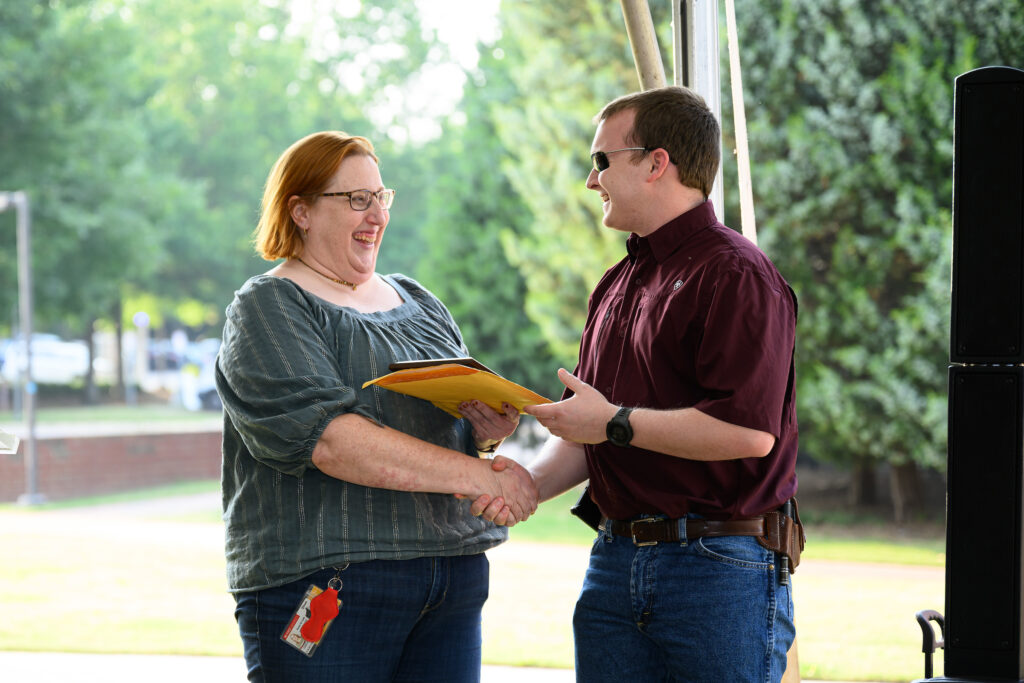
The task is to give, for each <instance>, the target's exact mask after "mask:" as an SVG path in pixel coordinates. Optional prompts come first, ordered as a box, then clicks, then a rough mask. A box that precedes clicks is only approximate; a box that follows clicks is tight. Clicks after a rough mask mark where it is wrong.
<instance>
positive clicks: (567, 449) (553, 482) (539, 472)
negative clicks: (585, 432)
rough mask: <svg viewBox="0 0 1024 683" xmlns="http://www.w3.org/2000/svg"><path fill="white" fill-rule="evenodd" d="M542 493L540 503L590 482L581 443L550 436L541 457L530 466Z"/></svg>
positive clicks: (530, 470) (534, 479)
mask: <svg viewBox="0 0 1024 683" xmlns="http://www.w3.org/2000/svg"><path fill="white" fill-rule="evenodd" d="M527 469H528V470H529V472H530V474H531V476H533V481H534V482H535V483H536V484H537V489H538V491H539V492H540V500H541V501H542V502H543V501H545V500H551V499H552V498H554V497H555V496H557V495H559V494H561V493H564V492H566V491H568V490H569V489H571V488H572V487H573V486H576V485H577V484H579V483H580V482H582V481H584V480H586V479H587V477H588V476H589V473H588V472H587V459H586V454H585V452H584V450H583V446H582V445H581V444H578V443H573V442H571V441H566V440H564V439H560V438H558V437H557V436H552V437H549V438H548V440H547V441H546V442H545V443H544V447H543V448H542V449H541V452H540V454H539V455H538V456H537V457H536V458H535V459H534V460H533V461H532V462H531V463H530V464H529V466H528V467H527Z"/></svg>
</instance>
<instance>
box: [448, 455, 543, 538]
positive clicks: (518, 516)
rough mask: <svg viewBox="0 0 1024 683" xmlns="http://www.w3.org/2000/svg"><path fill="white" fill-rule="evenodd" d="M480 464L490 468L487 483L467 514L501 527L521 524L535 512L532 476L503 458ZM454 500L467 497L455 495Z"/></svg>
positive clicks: (535, 502)
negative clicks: (470, 513) (469, 513)
mask: <svg viewBox="0 0 1024 683" xmlns="http://www.w3.org/2000/svg"><path fill="white" fill-rule="evenodd" d="M483 462H484V463H485V464H487V465H488V466H489V468H490V479H491V481H490V482H489V483H488V484H485V486H484V489H485V492H484V493H480V494H479V495H477V497H476V498H474V499H473V504H472V505H471V506H470V508H469V510H470V512H472V513H473V515H474V516H475V517H483V518H484V519H486V520H488V521H491V522H494V523H495V524H500V525H503V526H514V525H515V524H517V523H519V522H525V521H526V519H527V518H528V517H529V516H530V515H532V514H533V513H534V512H536V510H537V503H538V498H539V493H538V491H537V485H536V484H535V483H534V481H533V476H532V475H531V474H530V472H529V471H528V470H527V469H526V468H525V467H523V466H522V465H520V464H519V463H517V462H516V461H515V460H512V459H511V458H506V457H505V456H503V455H498V456H495V458H494V459H493V460H484V461H483ZM485 479H486V477H485ZM457 497H459V498H470V497H471V496H468V495H465V494H457Z"/></svg>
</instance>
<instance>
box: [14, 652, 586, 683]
mask: <svg viewBox="0 0 1024 683" xmlns="http://www.w3.org/2000/svg"><path fill="white" fill-rule="evenodd" d="M0 672H3V680H4V683H54V682H55V681H74V683H139V681H145V682H146V683H180V681H190V683H230V682H231V681H244V680H245V663H244V662H243V661H242V659H241V658H235V657H176V656H169V655H84V654H72V653H66V652H0ZM480 680H481V683H513V682H515V683H520V682H521V681H523V680H529V681H530V683H573V682H574V681H575V680H576V677H575V675H574V674H573V672H572V671H570V670H568V669H532V668H531V669H526V668H517V667H509V666H484V667H483V675H482V676H481V679H480Z"/></svg>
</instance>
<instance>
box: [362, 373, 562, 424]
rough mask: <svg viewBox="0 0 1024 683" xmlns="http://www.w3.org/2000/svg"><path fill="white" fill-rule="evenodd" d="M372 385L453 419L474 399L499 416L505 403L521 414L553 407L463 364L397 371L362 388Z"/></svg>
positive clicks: (547, 400)
mask: <svg viewBox="0 0 1024 683" xmlns="http://www.w3.org/2000/svg"><path fill="white" fill-rule="evenodd" d="M481 367H483V366H481ZM371 384H376V385H377V386H379V387H383V388H385V389H389V390H391V391H396V392H398V393H399V394H406V395H408V396H415V397H416V398H422V399H425V400H427V401H430V402H431V403H433V404H434V405H435V406H437V407H438V408H440V409H441V410H443V411H445V412H446V413H448V414H450V415H453V416H454V417H462V413H460V412H459V404H460V403H462V402H464V401H470V400H473V399H477V400H478V401H483V402H484V403H486V404H487V405H489V406H490V407H491V408H493V409H494V410H496V411H498V412H499V413H500V412H503V409H502V407H501V404H502V403H505V402H507V403H511V404H512V405H514V406H515V407H516V409H518V410H519V412H520V413H521V412H523V407H524V406H529V405H535V404H537V403H551V401H550V400H549V399H546V398H544V397H543V396H541V395H540V394H535V393H534V392H532V391H530V390H529V389H527V388H525V387H521V386H519V385H518V384H516V383H515V382H510V381H508V380H507V379H505V378H504V377H502V376H500V375H496V374H494V373H493V372H489V371H487V370H480V369H479V368H476V367H468V366H466V365H462V364H461V363H439V364H437V365H430V366H427V367H416V368H407V369H404V370H398V371H396V372H392V373H390V374H387V375H383V376H381V377H378V378H376V379H371V380H370V381H369V382H366V383H365V384H363V388H364V389H365V388H366V387H368V386H370V385H371Z"/></svg>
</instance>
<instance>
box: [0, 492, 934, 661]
mask: <svg viewBox="0 0 1024 683" xmlns="http://www.w3.org/2000/svg"><path fill="white" fill-rule="evenodd" d="M216 490H217V483H216V482H195V483H190V484H181V485H174V486H169V487H163V488H161V489H156V490H148V491H142V492H137V493H134V494H123V495H116V496H103V497H96V498H89V499H85V500H78V501H72V502H65V503H52V504H47V505H43V506H39V507H36V508H31V509H26V508H23V507H19V506H15V505H3V506H0V547H2V548H4V562H0V610H2V612H3V614H4V618H3V619H0V648H3V649H7V650H28V651H32V650H47V651H50V650H58V651H70V652H124V653H161V654H204V655H228V656H239V655H240V650H241V648H240V643H239V640H238V636H237V632H236V629H235V625H234V621H233V618H232V616H231V615H232V610H233V601H232V599H231V598H230V597H229V596H228V595H227V594H226V585H225V579H224V559H223V549H222V526H221V523H220V512H219V510H218V509H216V506H213V508H212V509H209V510H205V509H204V510H201V511H199V512H196V513H186V514H170V515H164V516H160V515H157V516H151V517H148V518H124V519H122V520H117V519H116V518H112V517H110V516H109V515H111V514H113V513H111V512H110V511H109V509H107V511H106V512H103V513H100V512H96V511H97V510H98V509H99V508H98V507H97V506H101V505H108V504H111V503H119V502H132V501H134V500H147V499H153V498H159V497H162V496H170V495H186V494H192V493H202V492H212V491H216ZM577 495H578V494H577V493H576V492H570V493H567V494H565V495H564V496H562V497H561V498H560V499H557V500H555V501H552V502H550V503H546V504H545V505H543V506H541V508H540V509H539V510H538V512H537V514H536V515H535V516H533V517H531V519H530V520H529V521H528V522H526V523H525V524H523V525H520V526H517V527H515V528H513V529H512V530H511V534H510V535H511V541H510V542H509V543H507V544H505V545H503V546H501V547H499V548H496V549H495V550H493V551H490V552H489V553H488V555H489V557H490V559H491V572H492V581H491V597H490V599H489V600H488V603H487V605H486V607H485V610H484V660H485V662H487V663H490V664H503V665H515V666H531V665H534V666H555V667H571V666H572V632H571V615H572V607H573V604H574V603H575V598H576V594H577V593H578V591H579V586H580V581H581V578H582V575H583V571H584V570H585V568H586V563H587V555H588V550H589V545H590V543H591V540H592V539H593V534H592V533H591V532H590V531H589V530H588V529H587V528H586V527H584V525H583V524H582V523H581V522H579V520H577V519H576V518H574V517H572V516H571V515H569V514H568V508H569V507H570V505H571V504H572V502H574V500H575V498H576V496H577ZM114 522H116V523H114ZM808 536H809V541H808V546H807V549H806V550H805V552H804V563H803V564H801V566H800V568H799V569H798V570H797V572H796V574H795V576H794V586H795V587H794V590H795V602H796V609H797V632H798V634H799V653H800V663H801V673H802V675H803V677H804V678H818V679H839V680H852V681H855V680H870V681H906V680H911V679H913V678H920V677H922V675H923V665H922V655H921V652H920V645H921V636H920V631H919V629H918V627H917V624H916V622H915V621H914V613H915V612H916V611H917V610H920V609H925V608H932V609H939V610H940V611H941V609H942V606H943V589H944V581H943V575H942V571H941V567H942V563H943V547H942V546H943V543H942V541H941V539H939V538H937V537H935V535H934V534H933V535H932V536H931V537H929V536H918V537H913V536H906V537H900V536H896V535H894V534H893V533H892V531H891V530H889V532H888V533H887V530H886V529H885V528H884V527H879V526H869V527H863V528H861V527H858V528H854V529H850V528H849V527H838V526H834V525H827V524H822V525H816V526H815V527H812V528H810V529H809V530H808ZM849 562H857V563H870V564H859V565H849V564H846V563H849ZM47 614H50V615H55V614H58V615H59V624H60V627H59V628H54V627H53V622H52V620H51V619H47V618H40V617H39V615H47ZM941 666H942V664H941V654H939V655H938V656H937V657H936V671H941V670H942V668H941Z"/></svg>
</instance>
